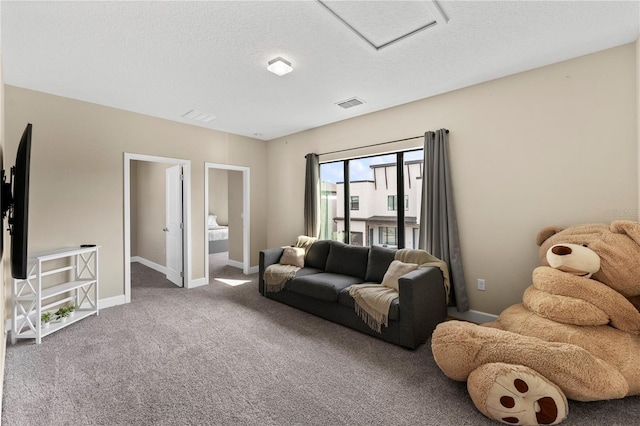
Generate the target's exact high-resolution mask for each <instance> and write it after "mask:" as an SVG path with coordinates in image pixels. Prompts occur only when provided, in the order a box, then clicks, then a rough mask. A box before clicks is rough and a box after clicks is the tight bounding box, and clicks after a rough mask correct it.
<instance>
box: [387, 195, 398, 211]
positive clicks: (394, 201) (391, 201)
mask: <svg viewBox="0 0 640 426" xmlns="http://www.w3.org/2000/svg"><path fill="white" fill-rule="evenodd" d="M387 210H389V211H396V210H398V196H397V195H387Z"/></svg>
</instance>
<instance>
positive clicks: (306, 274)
mask: <svg viewBox="0 0 640 426" xmlns="http://www.w3.org/2000/svg"><path fill="white" fill-rule="evenodd" d="M282 252H283V248H272V249H267V250H262V251H261V252H260V265H259V275H260V277H259V291H260V293H261V294H262V295H263V296H265V297H267V298H269V299H273V300H277V301H279V302H282V303H286V304H287V305H291V306H294V307H296V308H298V309H302V310H303V311H306V312H309V313H312V314H314V315H317V316H320V317H322V318H325V319H328V320H331V321H334V322H337V323H339V324H343V325H346V326H348V327H351V328H353V329H356V330H358V331H361V332H363V333H367V334H370V335H372V336H375V337H378V338H380V339H382V340H386V341H387V342H391V343H394V344H397V345H400V346H404V347H407V348H411V349H415V348H417V347H418V346H420V345H421V344H422V343H424V342H425V341H426V340H427V338H429V336H430V335H431V333H432V332H433V330H434V329H435V327H436V325H438V324H439V323H440V322H442V321H444V319H445V317H446V314H447V305H446V295H445V289H444V284H443V277H442V272H441V271H440V269H438V268H436V267H422V268H418V269H416V270H415V271H413V272H410V273H408V274H406V275H404V276H403V277H401V278H400V280H399V297H398V299H396V300H394V302H393V303H392V305H391V309H390V311H389V325H388V327H385V326H383V327H382V333H377V332H376V331H374V330H372V329H370V328H369V327H368V326H367V324H365V322H364V321H363V320H362V319H361V318H360V317H359V316H358V315H357V314H356V313H355V309H354V300H353V298H352V297H351V296H350V295H349V290H348V287H349V286H351V285H352V284H361V283H364V282H368V283H370V282H375V283H380V282H382V278H383V277H384V274H385V272H386V271H387V268H388V267H389V264H390V263H391V262H392V261H393V260H394V256H395V252H396V251H395V250H392V249H387V248H382V247H377V246H373V247H358V246H351V245H347V244H344V243H341V242H338V241H330V240H318V241H316V242H314V243H313V245H312V246H311V247H310V248H309V250H308V252H307V254H306V256H305V265H304V268H302V269H300V270H299V271H298V272H297V273H296V275H295V277H294V278H293V279H291V280H289V281H288V282H287V283H286V284H285V286H284V289H283V290H281V291H278V292H265V284H264V278H263V277H264V271H265V269H266V268H267V267H268V266H269V265H272V264H275V263H278V261H279V260H280V256H281V255H282Z"/></svg>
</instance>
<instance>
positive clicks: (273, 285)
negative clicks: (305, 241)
mask: <svg viewBox="0 0 640 426" xmlns="http://www.w3.org/2000/svg"><path fill="white" fill-rule="evenodd" d="M300 269H301V268H300V267H299V266H295V265H281V264H279V263H274V264H273V265H269V266H267V269H265V270H264V288H265V291H268V292H274V291H280V290H282V289H283V288H284V285H285V284H286V282H287V281H289V280H290V279H291V278H293V277H295V275H296V272H298V271H299V270H300Z"/></svg>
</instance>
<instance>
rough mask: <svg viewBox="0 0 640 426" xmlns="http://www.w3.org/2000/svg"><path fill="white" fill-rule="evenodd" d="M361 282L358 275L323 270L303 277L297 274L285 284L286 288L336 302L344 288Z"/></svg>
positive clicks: (304, 294)
mask: <svg viewBox="0 0 640 426" xmlns="http://www.w3.org/2000/svg"><path fill="white" fill-rule="evenodd" d="M361 283H362V280H361V279H359V278H356V277H350V276H347V275H339V274H332V273H329V272H321V273H318V274H311V275H304V276H301V277H299V276H297V275H296V276H295V277H294V278H293V279H292V280H291V281H289V282H288V283H287V284H285V289H287V290H290V291H292V292H294V293H298V294H301V295H303V296H307V297H313V298H314V299H320V300H326V301H328V302H336V301H337V300H338V294H340V292H341V291H342V290H343V289H345V288H347V287H349V286H350V285H353V284H361Z"/></svg>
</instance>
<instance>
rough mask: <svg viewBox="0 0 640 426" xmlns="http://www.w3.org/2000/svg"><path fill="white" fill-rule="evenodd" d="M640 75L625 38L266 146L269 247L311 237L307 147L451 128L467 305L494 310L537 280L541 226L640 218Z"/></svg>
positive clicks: (309, 149) (317, 149) (314, 148)
mask: <svg viewBox="0 0 640 426" xmlns="http://www.w3.org/2000/svg"><path fill="white" fill-rule="evenodd" d="M637 78H638V75H637V73H636V47H635V45H634V44H629V45H625V46H621V47H618V48H614V49H610V50H606V51H602V52H599V53H596V54H592V55H589V56H584V57H580V58H575V59H572V60H569V61H566V62H562V63H558V64H554V65H551V66H547V67H544V68H539V69H536V70H532V71H529V72H524V73H521V74H517V75H513V76H510V77H505V78H501V79H499V80H494V81H491V82H488V83H484V84H480V85H476V86H472V87H468V88H464V89H461V90H458V91H454V92H450V93H446V94H443V95H440V96H436V97H433V98H428V99H424V100H421V101H417V102H413V103H410V104H406V105H402V106H398V107H395V108H391V109H387V110H384V111H380V112H377V113H372V114H368V115H365V116H362V117H357V118H353V119H349V120H345V121H342V122H338V123H334V124H330V125H327V126H323V127H319V128H315V129H312V130H308V131H305V132H301V133H297V134H294V135H290V136H287V137H283V138H279V139H276V140H273V141H269V144H268V164H269V165H270V167H269V174H268V179H269V180H268V187H269V188H270V189H272V188H273V190H272V191H271V192H270V196H269V202H268V211H267V216H268V226H267V241H268V245H269V246H270V247H276V246H281V245H284V244H291V243H292V242H293V241H295V238H296V236H297V235H298V234H301V233H302V232H303V200H304V193H303V191H304V189H303V185H302V182H303V180H304V170H305V165H304V155H305V154H306V153H309V152H317V153H323V152H329V151H334V150H339V149H345V148H352V147H359V146H364V145H368V144H374V143H380V142H384V141H389V140H397V139H401V138H406V137H411V136H416V135H421V134H423V133H424V132H425V131H427V130H436V129H439V128H448V129H449V130H450V131H451V133H450V154H451V161H452V165H451V168H452V180H453V185H454V191H455V203H456V208H457V213H458V221H459V228H460V242H461V245H462V259H463V262H464V270H465V274H466V280H467V288H468V295H469V301H470V306H471V309H473V310H478V311H483V312H488V313H493V314H498V313H500V312H501V311H502V310H503V309H504V308H505V307H507V306H509V305H511V304H513V303H517V302H519V301H520V300H521V297H522V292H523V291H524V289H525V288H526V287H527V286H528V285H529V284H530V282H531V272H532V270H533V268H534V267H535V266H536V265H537V263H538V260H537V247H536V245H535V234H536V232H537V230H538V229H540V228H541V227H543V226H545V225H549V224H558V225H563V226H566V225H571V224H577V223H584V222H610V221H611V220H613V219H633V220H635V219H637V212H636V209H637V207H638V187H639V185H638V176H637V170H638V155H637V151H638V134H637V130H636V123H637V121H638V116H637V113H636V111H637V109H636V96H637V90H636V79H637ZM419 143H420V142H418V144H419ZM405 145H409V146H410V145H413V146H416V142H410V143H408V144H405ZM386 148H387V149H389V148H390V147H389V146H386ZM383 150H384V149H383V148H381V147H378V148H376V149H375V150H373V151H377V152H382V151H383ZM369 151H371V150H369ZM352 154H353V155H355V154H360V153H359V152H353V153H347V154H346V155H352ZM346 155H345V154H342V156H343V157H344V156H346ZM326 158H327V157H326V156H325V157H321V160H322V159H326ZM276 188H277V190H275V189H276ZM478 278H483V279H485V280H486V291H484V292H481V291H478V290H476V282H477V279H478Z"/></svg>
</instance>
